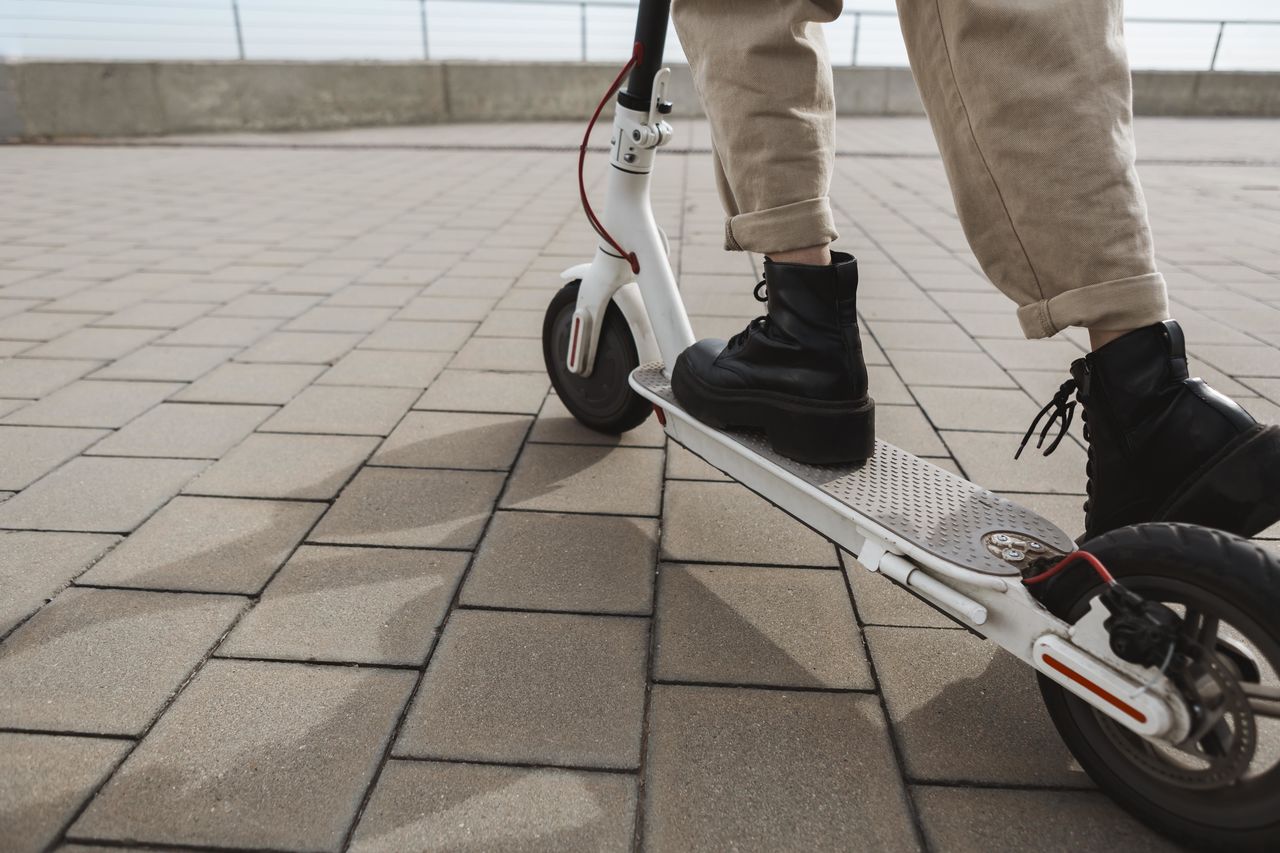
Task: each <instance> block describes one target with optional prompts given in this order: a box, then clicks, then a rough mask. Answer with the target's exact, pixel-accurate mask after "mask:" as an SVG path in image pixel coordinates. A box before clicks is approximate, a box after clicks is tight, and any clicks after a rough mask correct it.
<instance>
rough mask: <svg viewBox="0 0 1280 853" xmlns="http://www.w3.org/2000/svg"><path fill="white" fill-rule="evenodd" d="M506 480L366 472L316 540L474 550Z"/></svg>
mask: <svg viewBox="0 0 1280 853" xmlns="http://www.w3.org/2000/svg"><path fill="white" fill-rule="evenodd" d="M503 477H504V475H503V474H500V473H496V472H491V471H431V470H402V469H396V468H366V469H365V470H363V471H361V472H360V473H359V474H357V475H356V478H355V479H354V480H352V481H351V484H350V485H349V486H347V487H346V489H345V490H343V492H342V494H341V495H340V496H339V497H338V500H337V502H336V503H335V504H334V505H333V507H332V508H331V509H330V510H329V512H328V513H327V514H326V515H325V516H324V518H323V519H321V520H320V524H319V526H317V527H316V530H315V532H314V533H313V534H312V537H311V538H312V539H313V540H315V541H316V542H327V543H329V544H342V545H350V544H363V545H389V546H401V547H406V548H474V547H475V545H476V543H477V542H478V541H479V540H480V532H481V531H482V530H483V529H484V525H485V523H486V522H487V521H488V519H489V514H490V513H491V512H492V511H493V503H494V500H495V499H496V498H497V496H498V491H499V489H500V488H501V487H502V481H503ZM2 518H3V516H0V519H2Z"/></svg>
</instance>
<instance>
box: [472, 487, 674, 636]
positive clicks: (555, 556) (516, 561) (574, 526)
mask: <svg viewBox="0 0 1280 853" xmlns="http://www.w3.org/2000/svg"><path fill="white" fill-rule="evenodd" d="M657 551H658V525H657V521H656V520H655V519H652V518H626V517H622V516H603V515H567V514H563V513H542V512H498V513H495V514H494V516H493V520H492V522H490V524H489V529H488V530H487V531H486V533H485V537H484V541H483V542H482V543H481V544H480V549H479V550H478V551H477V552H476V558H475V564H474V565H473V566H472V567H471V572H470V573H469V574H468V575H467V582H466V584H465V585H464V586H463V588H462V597H461V599H460V600H461V603H462V604H465V605H476V606H484V607H502V608H513V609H528V610H566V611H575V612H589V613H629V614H634V615H648V614H649V613H650V612H651V611H652V609H653V584H654V570H655V561H656V559H657Z"/></svg>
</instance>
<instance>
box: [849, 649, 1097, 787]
mask: <svg viewBox="0 0 1280 853" xmlns="http://www.w3.org/2000/svg"><path fill="white" fill-rule="evenodd" d="M866 636H867V642H868V644H869V645H870V647H871V657H872V659H873V660H874V661H875V665H876V672H877V673H878V674H879V678H880V687H881V689H882V690H883V691H884V699H885V704H886V706H887V707H888V709H889V716H890V719H891V720H892V722H893V727H894V729H895V730H896V731H897V734H898V743H899V745H900V747H901V749H902V755H903V761H904V763H905V765H906V766H905V768H904V769H905V771H906V774H907V778H909V779H911V780H913V781H925V780H929V781H942V782H956V783H980V784H997V785H1000V784H1006V785H1007V784H1018V785H1031V784H1036V785H1068V786H1073V787H1090V786H1091V783H1090V782H1089V780H1088V777H1087V776H1085V774H1084V771H1083V770H1081V769H1080V767H1079V765H1077V764H1076V763H1075V760H1074V759H1073V758H1072V757H1071V755H1070V753H1068V752H1067V749H1066V747H1065V746H1063V744H1062V740H1061V739H1060V738H1059V737H1058V733H1057V731H1056V730H1055V729H1054V728H1053V724H1052V723H1051V722H1050V721H1049V715H1048V712H1046V711H1045V710H1044V705H1043V703H1042V702H1041V700H1040V691H1039V689H1038V688H1037V687H1036V680H1035V675H1034V674H1033V673H1032V672H1031V671H1030V670H1029V669H1028V668H1027V666H1026V664H1024V663H1022V662H1021V661H1019V660H1017V659H1016V658H1014V657H1013V656H1012V655H1009V654H1008V653H1006V652H1004V651H1001V650H1000V649H999V648H998V647H996V646H995V645H994V644H992V643H985V642H983V641H982V640H979V639H978V638H977V637H974V636H973V635H971V634H968V633H966V632H959V631H939V630H932V629H924V628H880V627H869V628H867V629H866Z"/></svg>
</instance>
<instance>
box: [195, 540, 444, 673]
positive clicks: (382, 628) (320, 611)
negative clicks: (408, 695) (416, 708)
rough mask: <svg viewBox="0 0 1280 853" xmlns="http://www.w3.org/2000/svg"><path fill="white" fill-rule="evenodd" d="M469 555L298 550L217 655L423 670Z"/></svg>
mask: <svg viewBox="0 0 1280 853" xmlns="http://www.w3.org/2000/svg"><path fill="white" fill-rule="evenodd" d="M466 567H467V555H466V554H463V553H458V552H453V551H424V550H417V549H402V548H337V547H329V546H317V545H304V546H303V547H301V548H299V549H298V551H297V553H295V554H294V555H293V556H292V557H291V558H290V559H289V562H288V563H286V564H285V566H284V568H283V569H281V570H280V572H279V574H277V575H276V576H275V577H274V578H273V579H272V581H271V583H270V584H269V585H268V586H267V588H266V589H265V590H264V591H263V593H262V598H261V599H260V600H259V601H258V603H257V605H255V606H254V608H253V609H252V610H250V611H249V612H248V613H246V614H245V616H244V618H242V619H241V620H240V622H239V624H237V625H236V628H235V630H234V631H232V632H231V635H230V636H229V637H227V639H226V640H225V641H224V642H223V643H222V645H221V646H220V647H219V649H218V654H220V655H229V656H233V657H263V658H273V659H289V660H302V661H339V662H341V661H347V662H350V661H354V662H359V663H369V664H394V665H403V666H420V665H421V664H422V663H423V662H424V661H425V660H426V657H427V654H428V652H430V650H431V647H432V645H433V644H434V642H435V633H436V629H437V628H439V626H440V623H441V621H443V619H444V614H445V610H446V609H447V608H448V606H449V602H450V600H451V599H452V598H453V593H454V590H455V589H457V586H458V580H459V579H460V578H461V577H462V573H463V571H464V570H465V569H466Z"/></svg>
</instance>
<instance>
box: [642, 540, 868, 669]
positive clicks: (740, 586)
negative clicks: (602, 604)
mask: <svg viewBox="0 0 1280 853" xmlns="http://www.w3.org/2000/svg"><path fill="white" fill-rule="evenodd" d="M657 611H658V618H657V621H656V626H655V631H656V633H657V636H656V638H655V642H654V667H653V674H654V678H656V679H658V680H661V681H685V682H700V683H721V684H752V685H766V686H774V687H809V688H812V687H824V688H833V689H841V690H872V689H874V687H875V683H874V681H873V679H872V677H871V670H870V667H869V666H868V665H867V658H866V653H865V652H864V651H863V648H862V636H861V634H860V633H859V632H858V625H857V623H856V622H855V621H854V616H853V608H852V607H851V606H850V605H849V593H848V591H847V590H846V589H845V585H844V578H842V577H841V576H840V574H839V573H838V572H829V571H818V570H811V569H793V568H787V569H766V568H741V567H737V566H689V565H679V564H671V563H667V564H664V565H663V566H662V568H661V571H660V576H659V581H658V606H657Z"/></svg>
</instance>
